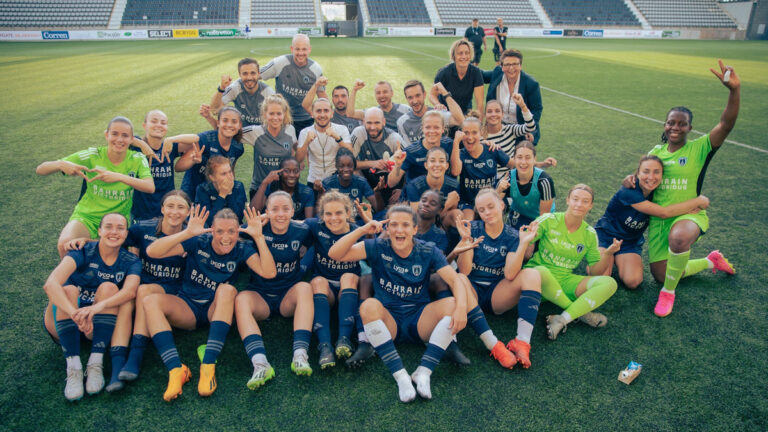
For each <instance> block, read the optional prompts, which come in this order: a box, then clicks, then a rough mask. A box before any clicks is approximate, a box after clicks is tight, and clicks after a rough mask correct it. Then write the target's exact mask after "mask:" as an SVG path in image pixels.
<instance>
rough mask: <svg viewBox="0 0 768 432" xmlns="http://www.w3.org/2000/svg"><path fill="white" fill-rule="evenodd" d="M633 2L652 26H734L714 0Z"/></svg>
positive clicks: (643, 0)
mask: <svg viewBox="0 0 768 432" xmlns="http://www.w3.org/2000/svg"><path fill="white" fill-rule="evenodd" d="M634 3H635V6H637V9H639V10H640V12H641V13H642V14H643V16H644V17H645V19H646V20H648V23H649V24H651V26H653V27H668V28H670V27H671V28H677V27H719V28H736V23H735V22H733V20H732V19H731V18H730V17H729V16H728V15H727V14H726V13H725V12H723V10H722V9H720V6H718V5H717V3H716V2H715V0H678V1H675V2H668V1H665V0H634Z"/></svg>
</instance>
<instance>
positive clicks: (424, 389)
mask: <svg viewBox="0 0 768 432" xmlns="http://www.w3.org/2000/svg"><path fill="white" fill-rule="evenodd" d="M411 379H412V380H413V382H415V383H416V391H417V392H418V393H419V396H421V397H422V398H424V399H432V389H431V388H430V376H429V375H428V374H426V373H423V372H419V370H418V369H416V372H414V373H413V374H411Z"/></svg>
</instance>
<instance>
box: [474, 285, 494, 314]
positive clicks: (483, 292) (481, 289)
mask: <svg viewBox="0 0 768 432" xmlns="http://www.w3.org/2000/svg"><path fill="white" fill-rule="evenodd" d="M469 282H470V283H471V284H472V288H474V289H475V292H476V293H477V305H478V306H480V309H482V310H483V312H485V313H490V314H492V313H493V304H492V303H491V297H493V291H494V290H495V289H496V285H497V284H492V285H490V286H483V285H478V284H476V283H475V282H473V281H469Z"/></svg>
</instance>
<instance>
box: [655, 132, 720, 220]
mask: <svg viewBox="0 0 768 432" xmlns="http://www.w3.org/2000/svg"><path fill="white" fill-rule="evenodd" d="M648 154H649V155H655V156H658V157H659V158H660V159H661V160H662V162H664V177H663V179H662V181H661V184H660V185H659V187H658V188H657V189H656V190H655V191H654V192H653V202H655V203H656V204H658V205H660V206H664V207H666V206H668V205H670V204H676V203H680V202H683V201H687V200H689V199H693V198H696V197H697V196H699V194H700V193H701V185H702V183H704V174H705V173H706V171H707V166H708V165H709V161H711V160H712V156H714V155H715V149H713V148H712V143H710V141H709V135H704V136H702V137H701V138H697V139H695V140H693V141H688V142H687V143H686V144H685V145H684V146H682V147H681V148H679V149H677V151H676V152H674V153H670V152H669V144H659V145H657V146H656V147H654V148H653V149H652V150H651V151H650V152H648Z"/></svg>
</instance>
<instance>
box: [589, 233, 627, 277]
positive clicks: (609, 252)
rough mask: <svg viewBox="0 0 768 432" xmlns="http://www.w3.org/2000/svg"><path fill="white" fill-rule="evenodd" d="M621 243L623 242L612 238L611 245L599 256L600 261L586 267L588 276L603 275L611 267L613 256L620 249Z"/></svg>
mask: <svg viewBox="0 0 768 432" xmlns="http://www.w3.org/2000/svg"><path fill="white" fill-rule="evenodd" d="M623 242H624V240H616V239H615V238H614V239H613V243H611V245H610V246H608V248H607V249H605V250H604V251H603V253H601V254H600V261H598V262H597V264H595V265H591V266H587V274H589V275H590V276H600V275H602V274H604V273H605V271H606V270H608V269H609V266H612V265H613V259H612V258H613V254H615V253H616V252H618V251H619V249H621V244H622V243H623Z"/></svg>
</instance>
